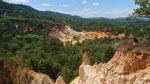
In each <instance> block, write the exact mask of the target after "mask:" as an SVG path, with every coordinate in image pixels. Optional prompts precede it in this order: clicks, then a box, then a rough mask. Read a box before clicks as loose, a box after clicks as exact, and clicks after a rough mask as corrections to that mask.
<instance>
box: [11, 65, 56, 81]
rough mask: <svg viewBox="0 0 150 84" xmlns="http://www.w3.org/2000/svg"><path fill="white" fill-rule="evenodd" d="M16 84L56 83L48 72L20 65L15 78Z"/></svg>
mask: <svg viewBox="0 0 150 84" xmlns="http://www.w3.org/2000/svg"><path fill="white" fill-rule="evenodd" d="M13 81H14V84H54V82H53V80H52V79H51V78H50V77H49V76H47V75H46V74H42V73H37V72H34V71H32V70H28V69H27V68H21V67H18V68H17V70H16V71H15V77H14V78H13Z"/></svg>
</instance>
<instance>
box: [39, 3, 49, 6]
mask: <svg viewBox="0 0 150 84" xmlns="http://www.w3.org/2000/svg"><path fill="white" fill-rule="evenodd" d="M41 5H42V6H50V4H48V3H43V4H41Z"/></svg>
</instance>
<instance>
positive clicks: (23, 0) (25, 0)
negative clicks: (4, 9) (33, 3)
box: [9, 0, 29, 3]
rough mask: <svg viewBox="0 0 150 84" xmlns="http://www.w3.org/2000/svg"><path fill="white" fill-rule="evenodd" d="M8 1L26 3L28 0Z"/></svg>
mask: <svg viewBox="0 0 150 84" xmlns="http://www.w3.org/2000/svg"><path fill="white" fill-rule="evenodd" d="M9 1H10V2H24V3H27V2H29V1H28V0H9Z"/></svg>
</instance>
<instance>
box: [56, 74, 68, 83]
mask: <svg viewBox="0 0 150 84" xmlns="http://www.w3.org/2000/svg"><path fill="white" fill-rule="evenodd" d="M55 84H66V83H65V81H64V80H63V78H62V77H61V76H59V77H58V78H57V80H56V83H55Z"/></svg>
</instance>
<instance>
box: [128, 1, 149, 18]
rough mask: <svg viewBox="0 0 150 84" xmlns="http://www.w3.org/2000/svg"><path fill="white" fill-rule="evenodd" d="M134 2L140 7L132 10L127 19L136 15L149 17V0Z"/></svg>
mask: <svg viewBox="0 0 150 84" xmlns="http://www.w3.org/2000/svg"><path fill="white" fill-rule="evenodd" d="M135 4H136V5H139V6H140V8H137V9H135V10H134V12H133V13H132V14H130V15H129V16H128V17H127V19H133V18H136V17H148V18H150V0H135Z"/></svg>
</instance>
